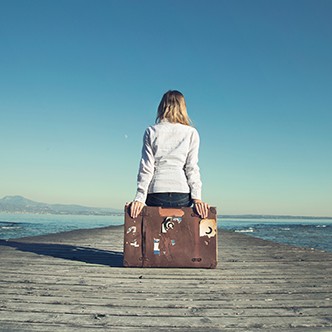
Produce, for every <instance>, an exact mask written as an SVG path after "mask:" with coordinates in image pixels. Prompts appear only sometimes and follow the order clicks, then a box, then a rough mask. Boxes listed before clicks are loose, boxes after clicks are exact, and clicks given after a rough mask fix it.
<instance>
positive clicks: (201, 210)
mask: <svg viewBox="0 0 332 332" xmlns="http://www.w3.org/2000/svg"><path fill="white" fill-rule="evenodd" d="M194 206H195V209H196V211H197V213H198V214H199V215H200V217H201V218H203V219H204V218H206V217H207V216H208V214H209V208H210V206H209V205H208V204H207V203H204V202H202V201H201V200H200V199H194Z"/></svg>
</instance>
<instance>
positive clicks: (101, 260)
mask: <svg viewBox="0 0 332 332" xmlns="http://www.w3.org/2000/svg"><path fill="white" fill-rule="evenodd" d="M0 245H2V246H8V247H12V248H15V249H17V250H20V251H26V252H32V253H35V254H38V255H44V256H52V257H55V258H62V259H68V260H73V261H80V262H85V263H89V264H101V265H107V266H112V267H123V253H122V252H117V251H110V250H100V249H95V248H88V247H81V246H71V245H66V244H54V243H26V242H17V241H4V240H0Z"/></svg>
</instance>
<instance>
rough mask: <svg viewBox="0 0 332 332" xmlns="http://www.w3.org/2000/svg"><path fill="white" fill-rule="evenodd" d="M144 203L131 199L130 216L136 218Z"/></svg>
mask: <svg viewBox="0 0 332 332" xmlns="http://www.w3.org/2000/svg"><path fill="white" fill-rule="evenodd" d="M144 205H145V204H144V203H142V202H139V201H132V202H131V203H130V217H131V218H133V219H134V218H137V216H138V215H139V214H140V213H141V211H142V209H143V208H144Z"/></svg>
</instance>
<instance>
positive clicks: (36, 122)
mask: <svg viewBox="0 0 332 332" xmlns="http://www.w3.org/2000/svg"><path fill="white" fill-rule="evenodd" d="M331 17H332V1H330V0H310V1H309V0H301V1H297V0H278V1H277V0H251V1H247V0H207V1H198V0H190V1H189V0H167V1H155V0H141V1H135V0H121V1H120V0H107V1H106V0H0V40H1V44H0V198H2V197H4V196H7V195H22V196H25V197H27V198H29V199H33V200H36V201H41V202H47V203H64V204H82V205H87V206H95V207H111V208H123V206H124V204H125V202H128V201H131V200H132V199H133V198H134V196H135V192H136V177H137V171H138V165H139V159H140V154H141V147H142V138H143V133H144V130H145V128H146V127H147V126H149V125H152V124H153V123H154V121H155V116H156V110H157V106H158V104H159V101H160V99H161V97H162V95H163V94H164V93H165V92H166V91H168V90H170V89H177V90H179V91H181V92H182V93H183V94H184V96H185V98H186V102H187V108H188V113H189V116H190V117H191V119H192V121H193V123H194V126H195V127H196V128H197V130H198V131H199V134H200V139H201V144H200V153H199V156H200V160H199V166H200V169H201V177H202V181H203V200H205V201H207V202H208V203H209V204H210V205H212V206H216V207H217V211H218V214H286V215H308V216H309V215H310V216H332V91H331V90H332V61H331V59H332V20H331Z"/></svg>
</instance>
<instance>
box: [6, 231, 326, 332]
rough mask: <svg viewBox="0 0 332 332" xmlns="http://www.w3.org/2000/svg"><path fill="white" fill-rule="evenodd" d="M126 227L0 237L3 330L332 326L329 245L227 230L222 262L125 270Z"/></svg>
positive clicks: (223, 235) (221, 245) (320, 328)
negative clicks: (288, 242)
mask: <svg viewBox="0 0 332 332" xmlns="http://www.w3.org/2000/svg"><path fill="white" fill-rule="evenodd" d="M122 235H123V228H122V227H113V228H112V227H108V228H102V229H95V230H85V231H82V230H81V231H73V232H67V233H63V234H58V235H50V236H41V237H35V238H27V239H20V240H15V241H0V262H1V270H0V294H1V295H0V326H1V327H0V330H1V329H4V330H10V331H15V329H17V331H22V330H24V331H40V330H43V331H56V330H58V331H75V330H80V331H82V330H89V331H93V330H96V331H97V330H98V331H100V330H105V329H108V328H110V329H112V330H119V331H134V330H135V331H140V330H142V331H143V330H144V331H146V330H153V331H170V330H174V331H177V330H178V331H186V330H187V331H201V330H203V329H204V330H209V329H210V330H213V331H224V330H227V331H246V332H248V331H251V330H252V331H259V330H261V331H267V330H268V331H288V330H289V329H291V330H292V331H296V332H300V331H312V330H315V331H329V330H332V320H331V312H332V306H331V295H332V286H331V279H332V278H331V262H332V254H331V253H326V252H322V251H318V250H311V249H304V248H297V247H290V246H285V245H279V244H275V243H273V242H270V241H264V240H261V239H255V238H253V237H249V236H246V235H244V234H238V233H231V232H225V231H223V232H222V233H221V236H220V237H219V241H220V242H219V254H220V262H221V263H220V264H219V266H218V268H217V270H201V269H128V268H122V267H121V264H119V260H120V259H121V257H122ZM112 264H113V267H112ZM114 265H115V267H114Z"/></svg>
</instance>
